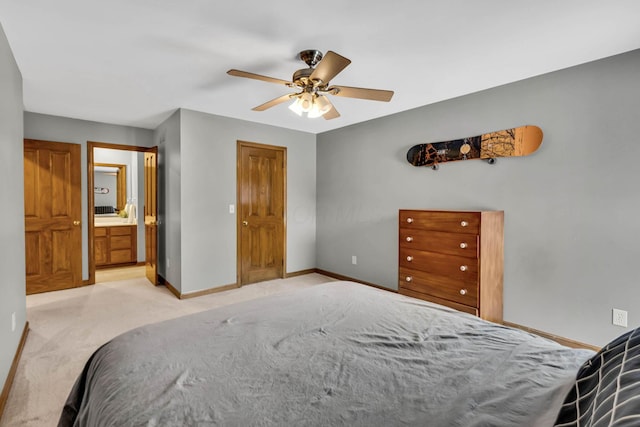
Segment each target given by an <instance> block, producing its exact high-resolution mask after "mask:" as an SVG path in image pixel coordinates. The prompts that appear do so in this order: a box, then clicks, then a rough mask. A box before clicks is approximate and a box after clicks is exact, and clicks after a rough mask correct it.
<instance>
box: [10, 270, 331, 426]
mask: <svg viewBox="0 0 640 427" xmlns="http://www.w3.org/2000/svg"><path fill="white" fill-rule="evenodd" d="M132 271H134V275H136V276H138V277H133V278H129V279H126V280H117V281H105V282H102V283H97V284H95V285H93V286H85V287H82V288H76V289H70V290H65V291H57V292H48V293H43V294H37V295H29V296H27V319H28V321H29V328H30V330H29V335H28V337H27V341H26V344H25V348H24V350H23V352H22V358H21V359H20V363H19V364H18V370H17V372H16V377H15V380H14V383H13V387H12V389H11V392H10V394H9V399H8V401H7V404H6V406H5V410H4V415H3V416H2V420H0V427H9V426H12V427H13V426H29V427H41V426H55V425H57V421H58V417H59V415H60V411H61V410H62V406H63V404H64V401H65V400H66V397H67V395H68V393H69V391H70V390H71V387H72V385H73V383H74V382H75V379H76V377H77V376H78V374H79V373H80V371H81V370H82V368H83V366H84V363H85V362H86V360H87V359H88V358H89V356H91V354H92V353H93V352H94V351H95V350H96V349H97V348H98V347H99V346H100V345H102V344H103V343H104V342H106V341H108V340H110V339H111V338H113V337H115V336H117V335H119V334H121V333H123V332H126V331H128V330H130V329H132V328H135V327H138V326H142V325H145V324H149V323H153V322H158V321H162V320H166V319H171V318H175V317H179V316H183V315H186V314H191V313H196V312H199V311H203V310H207V309H210V308H214V307H220V306H223V305H229V304H234V303H237V302H241V301H246V300H250V299H254V298H259V297H262V296H266V295H270V294H275V293H280V292H287V291H292V290H295V289H299V288H304V287H309V286H314V285H317V284H320V283H325V282H328V281H331V280H333V279H331V278H329V277H325V276H322V275H319V274H308V275H304V276H299V277H294V278H289V279H280V280H272V281H268V282H261V283H256V284H252V285H247V286H244V287H242V288H239V289H234V290H230V291H225V292H220V293H215V294H210V295H206V296H202V297H198V298H192V299H186V300H179V299H177V298H176V297H175V296H174V295H173V294H171V293H170V292H169V290H167V289H166V288H165V287H164V286H158V287H154V286H152V285H151V284H150V283H149V282H148V281H147V280H146V279H145V278H144V270H143V269H137V270H132ZM111 277H121V276H111ZM103 280H105V279H103ZM106 280H108V279H106Z"/></svg>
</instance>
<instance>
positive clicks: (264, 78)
mask: <svg viewBox="0 0 640 427" xmlns="http://www.w3.org/2000/svg"><path fill="white" fill-rule="evenodd" d="M227 74H229V75H230V76H235V77H245V78H247V79H254V80H261V81H263V82H269V83H277V84H281V85H285V86H291V84H292V83H291V82H290V81H287V80H282V79H276V78H273V77H268V76H263V75H261V74H254V73H250V72H248V71H241V70H229V71H227Z"/></svg>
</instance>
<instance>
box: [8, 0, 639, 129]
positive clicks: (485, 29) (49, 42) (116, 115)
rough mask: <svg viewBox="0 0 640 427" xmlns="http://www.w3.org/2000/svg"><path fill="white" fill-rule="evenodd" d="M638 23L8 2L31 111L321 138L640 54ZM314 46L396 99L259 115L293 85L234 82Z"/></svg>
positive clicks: (483, 10) (248, 0)
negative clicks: (191, 121) (224, 122)
mask: <svg viewBox="0 0 640 427" xmlns="http://www.w3.org/2000/svg"><path fill="white" fill-rule="evenodd" d="M639 17H640V1H638V0H611V1H602V0H520V1H516V0H482V1H480V0H395V1H385V2H383V1H381V0H375V1H374V0H367V1H365V0H355V1H345V0H325V1H322V2H319V3H318V2H301V1H296V2H294V1H285V0H275V1H274V0H271V1H264V0H262V1H261V0H235V1H227V2H224V3H223V2H220V1H213V0H109V1H104V0H101V1H98V0H56V1H51V0H0V23H1V24H2V26H3V27H4V31H5V33H6V34H7V38H8V39H9V44H10V45H11V48H12V50H13V53H14V55H15V58H16V61H17V63H18V66H19V68H20V70H21V72H22V76H23V80H24V107H25V110H27V111H32V112H38V113H45V114H53V115H59V116H65V117H73V118H79V119H85V120H93V121H99V122H106V123H114V124H120V125H130V126H138V127H143V128H150V129H153V128H155V127H156V126H157V125H158V124H160V123H161V122H162V121H163V120H164V119H166V118H167V117H168V116H169V115H170V114H171V113H172V112H173V111H175V109H176V108H180V107H182V108H187V109H192V110H197V111H203V112H207V113H212V114H217V115H222V116H227V117H234V118H238V119H245V120H250V121H254V122H260V123H265V124H270V125H275V126H281V127H285V128H290V129H297V130H301V131H306V132H311V133H320V132H324V131H327V130H331V129H335V128H339V127H343V126H347V125H350V124H353V123H358V122H362V121H366V120H370V119H374V118H377V117H381V116H386V115H389V114H393V113H396V112H400V111H404V110H408V109H411V108H415V107H418V106H422V105H426V104H431V103H434V102H438V101H441V100H444V99H449V98H453V97H457V96H460V95H464V94H467V93H471V92H476V91H479V90H483V89H487V88H491V87H495V86H498V85H502V84H506V83H509V82H513V81H517V80H521V79H525V78H528V77H531V76H535V75H539V74H543V73H547V72H550V71H554V70H558V69H562V68H566V67H570V66H573V65H577V64H581V63H585V62H589V61H592V60H596V59H599V58H603V57H607V56H611V55H615V54H618V53H622V52H626V51H630V50H634V49H637V48H640V24H639V23H638V18H639ZM304 49H318V50H321V51H322V52H326V51H327V50H333V51H335V52H337V53H339V54H341V55H343V56H346V57H347V58H349V59H351V60H352V63H351V65H350V66H348V67H347V68H346V69H345V70H344V71H343V72H342V73H340V74H339V75H338V76H337V77H335V78H334V79H333V81H332V82H331V83H333V84H337V85H344V86H360V87H369V88H376V89H389V90H393V91H395V95H394V97H393V99H392V100H391V102H390V103H382V102H375V101H365V100H359V99H348V98H338V97H333V98H332V101H333V103H334V105H335V106H336V108H337V110H338V111H339V112H340V113H341V117H339V118H337V119H334V120H324V119H322V118H317V119H308V118H306V117H298V116H297V115H295V114H294V113H292V112H291V111H289V109H288V108H287V104H286V103H285V104H280V105H278V106H276V107H274V108H272V109H270V110H267V111H265V112H255V111H251V108H253V107H255V106H257V105H259V104H262V103H263V102H266V101H268V100H270V99H272V98H275V97H278V96H280V95H284V94H286V93H289V92H291V90H290V89H289V88H287V87H285V86H280V85H277V84H272V83H265V82H261V81H256V80H249V79H241V78H237V77H231V76H228V75H227V74H226V71H227V70H228V69H230V68H237V69H241V70H245V71H250V72H254V73H259V74H265V75H268V76H271V77H276V78H279V79H285V80H289V79H290V78H291V75H292V74H293V72H294V71H295V70H297V69H299V68H304V67H306V65H305V64H304V63H303V62H302V61H300V60H299V59H297V53H298V52H299V51H301V50H304ZM639 71H640V70H639ZM639 84H640V83H639Z"/></svg>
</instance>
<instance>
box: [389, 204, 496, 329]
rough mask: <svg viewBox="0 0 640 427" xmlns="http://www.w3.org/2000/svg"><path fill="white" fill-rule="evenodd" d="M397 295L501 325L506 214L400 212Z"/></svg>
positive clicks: (491, 212) (493, 212) (490, 212)
mask: <svg viewBox="0 0 640 427" xmlns="http://www.w3.org/2000/svg"><path fill="white" fill-rule="evenodd" d="M399 222H400V242H399V248H400V250H399V252H400V260H399V279H398V292H399V293H401V294H403V295H408V296H411V297H415V298H421V299H424V300H427V301H431V302H435V303H437V304H442V305H446V306H448V307H451V308H455V309H457V310H460V311H464V312H466V313H471V314H474V315H476V316H480V317H482V318H483V319H487V320H490V321H493V322H501V321H502V282H503V265H504V250H503V245H504V243H503V242H504V237H503V236H504V232H503V226H504V212H503V211H485V212H462V211H425V210H400V213H399Z"/></svg>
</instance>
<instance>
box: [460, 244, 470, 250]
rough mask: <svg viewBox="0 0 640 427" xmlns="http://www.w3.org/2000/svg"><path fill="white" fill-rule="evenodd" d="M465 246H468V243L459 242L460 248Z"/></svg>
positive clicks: (465, 247)
mask: <svg viewBox="0 0 640 427" xmlns="http://www.w3.org/2000/svg"><path fill="white" fill-rule="evenodd" d="M467 246H469V245H467V244H466V243H464V242H462V243H460V249H467Z"/></svg>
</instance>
